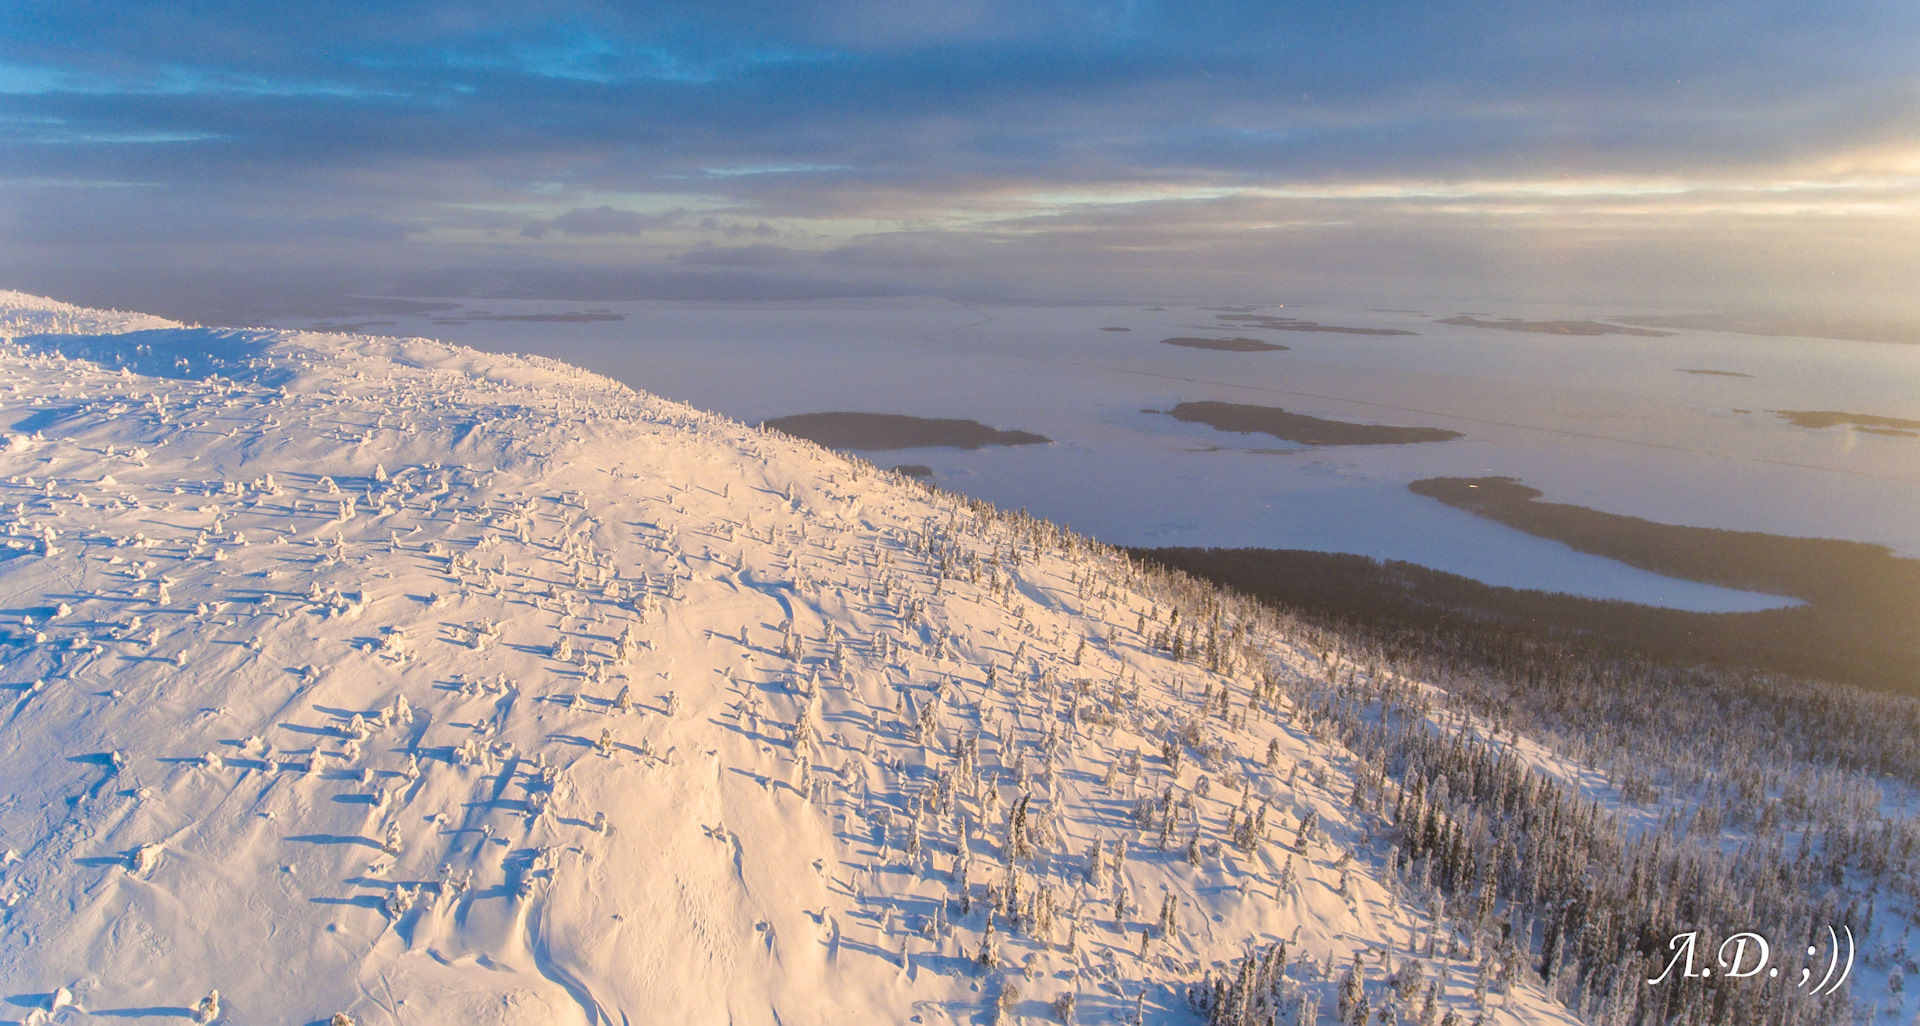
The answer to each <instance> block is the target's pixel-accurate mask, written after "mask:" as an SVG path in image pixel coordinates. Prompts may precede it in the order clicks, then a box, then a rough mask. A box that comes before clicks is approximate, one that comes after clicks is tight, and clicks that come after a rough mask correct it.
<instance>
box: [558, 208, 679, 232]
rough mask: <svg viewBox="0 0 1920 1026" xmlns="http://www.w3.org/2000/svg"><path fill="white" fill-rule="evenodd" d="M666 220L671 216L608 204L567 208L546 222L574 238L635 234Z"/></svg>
mask: <svg viewBox="0 0 1920 1026" xmlns="http://www.w3.org/2000/svg"><path fill="white" fill-rule="evenodd" d="M670 220H671V218H669V217H662V216H660V215H658V214H639V213H635V212H633V211H631V210H618V209H615V208H614V207H611V206H598V207H593V208H591V209H588V208H577V209H574V210H569V211H567V212H566V213H564V214H561V215H560V216H559V217H556V218H554V219H553V220H551V221H549V222H547V225H548V227H550V228H552V229H554V230H555V231H558V232H560V233H561V234H562V235H571V236H575V237H583V236H595V235H638V234H640V233H641V232H643V231H646V230H648V229H651V228H658V227H660V226H661V225H662V224H666V223H668V222H669V221H670Z"/></svg>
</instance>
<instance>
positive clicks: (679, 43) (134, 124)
mask: <svg viewBox="0 0 1920 1026" xmlns="http://www.w3.org/2000/svg"><path fill="white" fill-rule="evenodd" d="M630 6H631V5H613V4H605V5H601V4H591V3H552V4H536V5H527V4H491V5H490V4H484V3H483V4H461V5H451V4H428V3H405V2H401V3H390V4H379V5H374V4H367V5H364V6H361V7H354V6H352V5H327V6H326V9H325V10H324V11H323V10H319V9H317V8H316V7H312V6H298V5H296V6H295V7H294V8H291V9H270V10H261V11H243V12H238V13H237V12H236V10H235V9H234V8H233V7H232V6H231V5H228V4H214V3H210V2H204V3H192V2H189V3H168V4H157V3H153V4H121V3H115V4H103V3H59V4H54V3H38V2H28V3H21V4H15V5H12V6H11V7H10V8H9V9H8V11H7V13H5V14H0V25H4V27H5V31H4V32H0V123H3V124H4V125H5V126H6V128H5V131H4V132H0V167H4V168H6V171H5V172H4V173H3V174H0V267H11V268H16V269H17V268H32V267H42V266H50V265H54V264H58V265H60V266H64V267H68V268H85V267H87V266H95V265H97V266H101V267H106V266H110V265H111V266H124V265H127V264H129V263H134V262H138V261H150V260H152V259H153V258H154V256H155V255H157V254H169V255H170V256H171V258H172V259H173V260H175V261H177V262H186V263H191V264H194V265H197V266H208V267H228V268H236V267H250V268H258V267H263V266H273V267H280V268H288V269H293V268H299V267H301V266H303V265H308V264H315V265H317V264H321V263H324V264H326V265H328V266H336V265H340V264H342V263H353V262H355V261H356V260H360V261H366V262H369V263H373V264H381V263H384V264H387V265H391V266H394V267H411V268H417V267H420V266H441V267H449V268H451V267H484V266H490V265H503V264H510V263H514V262H520V263H524V262H526V261H528V260H534V261H539V262H542V263H543V264H545V265H552V266H578V267H581V268H582V269H600V270H605V269H607V268H609V267H621V268H631V269H644V268H649V267H651V268H658V269H663V270H665V269H670V268H674V267H699V266H706V267H722V268H724V267H752V268H756V269H763V270H764V271H765V272H766V273H769V274H773V275H776V276H777V275H780V274H791V275H805V276H809V277H819V276H829V277H831V276H835V275H841V276H852V277H850V278H849V281H851V280H852V278H856V277H857V278H858V279H859V280H860V282H862V283H864V284H861V285H860V286H859V287H860V288H867V287H869V286H871V285H873V283H874V282H876V281H878V282H881V283H883V284H885V285H886V286H887V287H889V288H893V287H912V288H925V289H931V290H948V291H953V290H969V289H982V288H984V289H989V290H991V289H998V288H1009V289H1013V290H1015V291H1019V292H1023V293H1028V294H1032V293H1052V294H1063V295H1064V294H1085V295H1115V294H1121V293H1128V294H1132V293H1134V291H1135V290H1138V289H1141V288H1146V289H1148V290H1149V291H1154V287H1155V283H1156V282H1158V283H1160V286H1159V289H1158V292H1159V293H1160V294H1168V295H1178V294H1201V293H1206V292H1209V290H1218V289H1222V288H1226V287H1228V286H1229V283H1231V287H1234V288H1238V287H1241V286H1242V285H1243V284H1245V282H1246V281H1247V279H1248V278H1249V277H1250V276H1251V277H1260V276H1261V275H1263V274H1264V276H1265V279H1266V280H1265V283H1264V285H1263V289H1266V290H1271V289H1272V288H1274V287H1276V286H1278V285H1285V284H1287V283H1288V282H1295V283H1298V282H1303V281H1307V280H1309V279H1310V280H1312V281H1313V282H1316V283H1323V284H1324V287H1328V288H1346V289H1349V290H1362V291H1369V290H1370V291H1391V290H1394V289H1405V288H1413V287H1418V288H1422V289H1429V290H1444V288H1446V287H1451V286H1449V285H1448V284H1447V283H1448V282H1453V283H1455V284H1457V285H1458V286H1459V287H1463V288H1465V287H1485V284H1486V282H1487V281H1490V280H1491V281H1501V280H1505V281H1506V284H1505V286H1503V287H1505V288H1508V289H1510V290H1513V291H1515V292H1517V293H1525V292H1527V290H1528V289H1529V288H1534V289H1536V290H1537V291H1539V292H1541V293H1542V294H1543V297H1545V293H1548V292H1553V291H1555V290H1558V291H1559V292H1561V293H1565V292H1567V291H1568V289H1569V288H1570V287H1574V286H1572V285H1571V284H1570V282H1569V279H1568V278H1567V274H1568V273H1570V272H1567V271H1565V270H1563V269H1564V268H1568V267H1576V266H1577V267H1581V268H1587V269H1590V270H1591V271H1592V272H1593V273H1605V274H1608V275H1613V277H1612V278H1609V279H1607V280H1608V281H1612V282H1614V283H1615V284H1616V285H1617V288H1618V290H1620V291H1622V292H1624V291H1627V290H1631V289H1639V288H1643V287H1645V283H1644V282H1643V281H1641V280H1640V279H1642V278H1644V277H1645V276H1644V275H1637V274H1626V275H1625V276H1624V277H1621V274H1622V273H1623V272H1622V271H1621V270H1620V269H1621V268H1630V267H1632V266H1634V264H1635V261H1636V259H1637V260H1638V261H1639V263H1640V264H1641V265H1667V264H1671V265H1674V266H1677V267H1681V268H1684V269H1686V270H1685V273H1683V274H1682V275H1681V276H1680V277H1679V278H1677V279H1674V278H1666V277H1662V278H1661V279H1660V287H1662V288H1665V289H1666V290H1667V291H1668V292H1669V293H1670V295H1669V296H1668V297H1667V298H1669V299H1671V300H1674V301H1682V300H1684V301H1691V302H1700V301H1705V300H1708V299H1711V298H1712V297H1713V296H1714V295H1715V294H1716V292H1715V290H1716V289H1719V290H1723V291H1725V292H1727V294H1728V302H1738V301H1742V299H1743V297H1750V296H1751V295H1758V294H1769V295H1777V294H1778V293H1779V290H1780V289H1782V288H1796V287H1798V288H1803V289H1804V288H1805V287H1807V286H1808V285H1809V283H1808V281H1806V280H1805V276H1806V275H1807V274H1809V273H1813V274H1814V275H1815V277H1816V278H1817V279H1818V280H1819V281H1820V282H1822V283H1830V282H1831V281H1832V280H1833V279H1834V277H1835V275H1836V274H1837V273H1841V272H1842V271H1846V270H1847V269H1850V268H1857V267H1859V266H1862V265H1864V266H1865V267H1867V268H1869V269H1872V268H1881V269H1889V271H1890V273H1888V274H1885V275H1884V277H1887V278H1889V279H1890V280H1891V279H1896V278H1898V277H1900V274H1905V273H1910V272H1911V271H1912V270H1915V269H1920V265H1916V264H1915V263H1914V260H1915V253H1914V247H1913V245H1912V244H1911V243H1908V242H1906V241H1905V240H1906V239H1908V238H1911V237H1912V236H1913V232H1912V229H1913V228H1914V227H1915V221H1916V213H1917V212H1920V147H1916V146H1915V145H1914V144H1913V143H1911V140H1912V139H1915V138H1920V102H1916V101H1920V67H1917V66H1916V63H1915V62H1914V60H1913V58H1912V54H1913V53H1914V52H1915V51H1916V44H1920V8H1916V7H1914V6H1913V5H1911V4H1905V3H1891V2H1880V3H1869V4H1863V5H1854V6H1851V7H1849V8H1847V9H1845V10H1844V11H1837V10H1835V9H1833V8H1831V7H1830V6H1827V5H1817V4H1812V3H1803V2H1772V3H1760V4H1755V3H1746V2H1692V3H1681V4H1673V3H1654V2H1651V0H1647V2H1627V3H1616V4H1610V5H1606V6H1604V7H1591V6H1588V7H1567V6H1565V5H1561V6H1552V5H1547V6H1542V5H1539V4H1535V3H1525V4H1523V3H1518V2H1507V3H1494V4H1484V5H1468V6H1467V7H1461V6H1460V5H1455V4H1440V3H1437V2H1432V3H1415V4H1381V3H1361V4H1353V3H1341V4H1331V3H1328V4H1308V5H1288V6H1287V7H1286V8H1285V9H1281V10H1274V9H1267V6H1268V5H1262V6H1261V7H1259V8H1255V7H1251V6H1248V7H1231V6H1222V5H1206V4H1191V5H1182V4H1154V3H1138V2H1129V3H1056V4H1045V3H1041V4H1035V3H1022V4H1013V3H995V2H976V3H943V4H912V3H908V4H900V3H884V4H883V3H879V2H878V0H875V2H872V3H852V4H848V3H836V4H823V5H817V6H799V5H773V4H763V3H756V2H739V3H728V2H720V3H702V4H698V5H695V4H649V5H645V10H644V11H634V10H631V9H629V8H630ZM1722 235H1724V237H1726V238H1734V237H1738V238H1742V239H1749V240H1751V239H1753V238H1755V237H1758V238H1761V239H1763V240H1767V241H1768V242H1769V244H1768V245H1766V246H1764V247H1763V249H1764V250H1765V251H1768V252H1774V251H1778V252H1780V253H1782V254H1785V255H1786V256H1785V258H1784V262H1782V263H1780V264H1779V265H1778V266H1771V265H1770V266H1768V267H1753V266H1750V264H1751V261H1750V260H1749V259H1748V258H1747V257H1746V255H1744V254H1735V253H1730V252H1720V253H1719V255H1717V256H1716V255H1714V251H1715V247H1712V246H1709V245H1705V244H1704V243H1703V242H1702V241H1701V240H1703V239H1711V238H1714V237H1719V236H1722ZM1396 240H1397V241H1396ZM1555 240H1558V241H1555ZM1846 240H1852V244H1853V247H1854V248H1852V249H1848V248H1847V246H1844V245H1843V242H1845V241H1846ZM371 241H378V242H380V243H382V245H381V246H379V247H377V252H366V253H364V254H360V255H359V256H357V257H356V255H355V253H354V252H353V249H352V247H353V244H355V243H365V242H371ZM1861 246H1865V247H1867V248H1866V249H1865V250H1862V249H1860V248H1859V247H1861ZM1542 247H1546V248H1547V249H1549V250H1552V251H1553V252H1552V254H1551V255H1552V256H1554V258H1555V259H1551V260H1547V261H1544V262H1543V261H1542V260H1541V259H1540V257H1541V255H1542ZM1721 249H1722V250H1724V247H1721ZM1383 253H1384V254H1385V255H1386V256H1388V257H1389V258H1390V259H1387V260H1386V262H1385V263H1382V262H1380V259H1379V258H1380V257H1381V255H1382V254H1383ZM1063 254H1066V255H1071V256H1072V257H1073V259H1071V260H1067V261H1062V260H1061V257H1062V255H1063ZM1407 254H1420V255H1421V256H1420V259H1418V260H1415V259H1410V258H1409V257H1408V256H1407ZM1829 254H1830V255H1831V258H1832V259H1834V260H1838V261H1840V263H1839V264H1837V265H1821V264H1818V263H1817V261H1818V260H1825V259H1828V255H1829ZM1309 255H1310V259H1309ZM1702 258H1704V259H1705V262H1704V263H1695V261H1697V260H1700V259H1702ZM1250 259H1251V260H1256V261H1265V263H1264V264H1256V265H1253V266H1251V267H1250V266H1249V265H1248V264H1246V263H1245V261H1247V260H1250ZM1420 260H1427V261H1431V263H1429V264H1426V265H1422V264H1421V263H1420ZM982 261H985V263H982ZM1809 261H1815V264H1814V266H1812V267H1809V266H1808V265H1809ZM1822 266H1825V267H1826V270H1825V271H1824V272H1821V270H1820V268H1821V267H1822ZM1329 268H1343V269H1344V270H1341V271H1339V272H1338V273H1335V272H1334V271H1332V270H1328V269H1329ZM1463 268H1464V269H1463ZM1529 268H1532V270H1528V269H1529ZM1610 268H1611V270H1609V269H1610ZM1893 270H1897V271H1899V272H1900V273H1891V271H1893ZM1736 272H1737V273H1738V275H1739V278H1738V279H1737V280H1735V279H1733V278H1732V277H1731V276H1732V275H1734V274H1735V273H1736ZM1508 273H1513V274H1518V275H1519V276H1520V279H1529V280H1532V279H1537V281H1533V283H1532V284H1529V283H1528V281H1525V280H1518V279H1503V278H1502V276H1503V275H1506V274H1508ZM1847 273H1851V272H1850V271H1848V272H1847ZM1223 275H1224V277H1223ZM1303 275H1306V277H1303ZM1334 279H1339V280H1338V281H1335V280H1334ZM1874 280H1877V277H1876V276H1875V275H1872V274H1869V275H1868V277H1867V278H1865V279H1860V282H1861V284H1860V287H1861V288H1863V289H1864V288H1867V287H1868V286H1870V285H1871V283H1872V281H1874ZM1730 282H1732V284H1729V283H1730ZM1209 283H1211V284H1209ZM1606 287H1607V282H1606V281H1583V282H1580V283H1579V284H1578V286H1577V289H1576V290H1593V289H1600V290H1601V291H1603V292H1604V290H1605V288H1606ZM1819 287H1820V288H1831V287H1832V286H1831V285H1828V284H1821V285H1820V286H1819ZM1894 291H1895V292H1898V291H1899V290H1897V289H1896V290H1894ZM1736 293H1737V294H1738V295H1736ZM1813 298H1815V299H1818V298H1820V297H1817V296H1816V297H1813ZM1880 298H1883V299H1887V300H1889V301H1890V300H1891V299H1893V298H1895V297H1894V296H1893V295H1892V294H1889V295H1888V296H1885V297H1880Z"/></svg>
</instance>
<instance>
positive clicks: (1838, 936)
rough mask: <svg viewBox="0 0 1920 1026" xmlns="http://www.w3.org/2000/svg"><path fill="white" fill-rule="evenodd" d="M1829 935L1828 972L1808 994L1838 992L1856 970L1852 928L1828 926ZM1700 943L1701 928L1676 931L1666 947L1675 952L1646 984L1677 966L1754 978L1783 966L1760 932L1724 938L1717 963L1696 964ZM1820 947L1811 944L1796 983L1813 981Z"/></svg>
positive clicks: (1692, 972) (1684, 972)
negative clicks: (1854, 966)
mask: <svg viewBox="0 0 1920 1026" xmlns="http://www.w3.org/2000/svg"><path fill="white" fill-rule="evenodd" d="M1827 939H1828V941H1829V942H1830V943H1829V945H1828V957H1827V959H1826V963H1827V966H1826V974H1825V975H1824V976H1822V977H1821V978H1820V982H1819V983H1816V984H1814V985H1813V989H1812V990H1810V991H1808V992H1807V993H1809V994H1832V993H1835V992H1836V991H1838V990H1839V989H1840V985H1841V984H1843V983H1845V982H1847V976H1848V975H1849V974H1850V973H1852V972H1853V930H1852V929H1850V928H1848V927H1845V926H1842V927H1841V928H1840V930H1839V931H1837V932H1836V931H1835V930H1834V928H1833V927H1831V926H1829V927H1827ZM1699 946H1700V931H1699V930H1690V931H1688V932H1686V933H1677V934H1674V935H1673V939H1672V940H1670V941H1668V942H1667V948H1668V950H1670V951H1672V952H1673V957H1672V958H1671V959H1669V960H1668V962H1667V967H1666V969H1665V970H1664V971H1662V972H1661V973H1660V975H1658V976H1656V977H1654V978H1653V979H1650V980H1648V981H1647V985H1648V986H1656V985H1658V984H1661V983H1664V982H1666V981H1667V980H1668V979H1669V978H1670V977H1673V975H1674V970H1675V969H1679V970H1681V972H1680V975H1679V977H1678V978H1680V979H1700V978H1705V977H1710V976H1713V975H1715V971H1714V965H1717V966H1718V967H1719V975H1720V976H1722V977H1724V978H1727V979H1734V980H1745V979H1752V978H1753V977H1756V976H1759V975H1760V974H1761V973H1765V974H1766V978H1767V979H1777V978H1778V977H1779V976H1780V967H1779V966H1777V965H1772V964H1771V963H1772V961H1773V945H1771V944H1769V943H1767V939H1766V938H1765V937H1762V936H1761V935H1759V934H1757V933H1751V932H1749V933H1736V934H1734V935H1733V936H1731V937H1728V938H1727V939H1726V940H1723V941H1721V942H1720V947H1719V949H1718V950H1716V951H1715V952H1714V955H1713V962H1714V965H1699V966H1697V967H1696V962H1698V960H1699ZM1843 947H1844V948H1845V952H1846V961H1845V963H1844V964H1842V962H1841V957H1840V956H1841V949H1842V948H1843ZM1819 951H1820V949H1819V948H1818V947H1816V946H1812V945H1809V946H1808V948H1807V958H1808V959H1810V960H1811V962H1810V964H1808V965H1803V966H1801V967H1800V979H1799V981H1798V982H1797V983H1795V984H1794V986H1795V987H1805V986H1806V985H1807V984H1808V983H1809V982H1811V981H1812V979H1813V972H1814V968H1815V966H1817V965H1818V964H1819V961H1820V960H1819V957H1818V956H1819Z"/></svg>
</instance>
